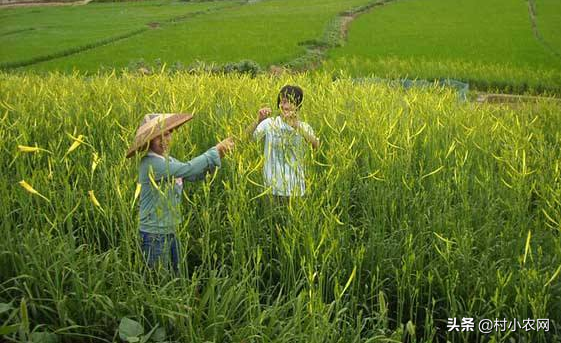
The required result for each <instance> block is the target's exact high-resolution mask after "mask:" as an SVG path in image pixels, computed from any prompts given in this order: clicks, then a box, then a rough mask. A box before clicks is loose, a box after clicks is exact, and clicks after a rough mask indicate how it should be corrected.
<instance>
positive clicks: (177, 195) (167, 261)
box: [127, 114, 234, 272]
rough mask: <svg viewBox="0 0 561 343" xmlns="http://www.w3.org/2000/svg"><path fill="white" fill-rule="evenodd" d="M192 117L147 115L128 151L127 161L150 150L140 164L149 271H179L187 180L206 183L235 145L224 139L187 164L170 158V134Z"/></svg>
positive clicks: (142, 232) (142, 229)
mask: <svg viewBox="0 0 561 343" xmlns="http://www.w3.org/2000/svg"><path fill="white" fill-rule="evenodd" d="M192 118H193V116H192V115H187V114H147V115H146V116H144V119H143V120H142V122H141V124H140V126H139V127H138V130H137V132H136V137H135V139H134V143H133V145H132V146H131V147H130V148H129V150H128V152H127V158H129V157H132V156H134V155H135V154H136V153H137V152H139V151H147V153H146V155H145V156H143V157H142V159H141V161H140V167H139V177H138V182H139V184H140V186H141V189H140V237H141V248H142V254H143V256H144V259H145V261H146V262H147V264H148V266H149V267H151V268H154V267H156V265H158V264H162V265H163V266H164V267H165V268H169V267H170V266H171V267H172V268H173V270H174V271H176V272H177V270H178V264H179V242H178V240H177V238H176V235H175V228H176V227H177V226H178V225H179V224H180V223H181V222H182V218H181V208H180V205H181V195H182V192H183V181H191V182H192V181H196V180H202V179H204V176H205V174H206V173H208V172H212V171H213V170H214V169H215V168H217V167H220V165H221V160H220V159H221V158H222V157H223V156H224V154H225V153H227V152H228V151H230V150H231V149H232V148H233V146H234V143H233V141H232V139H231V138H228V139H225V140H223V141H222V142H220V143H218V144H217V145H216V146H214V147H212V148H210V149H209V150H207V151H206V152H205V153H203V154H202V155H200V156H198V157H195V158H194V159H192V160H191V161H189V162H181V161H178V160H176V159H175V158H173V157H171V156H169V152H168V149H169V143H170V141H171V133H172V131H173V130H174V129H177V128H178V127H179V126H181V125H183V124H184V123H186V122H187V121H189V120H191V119H192Z"/></svg>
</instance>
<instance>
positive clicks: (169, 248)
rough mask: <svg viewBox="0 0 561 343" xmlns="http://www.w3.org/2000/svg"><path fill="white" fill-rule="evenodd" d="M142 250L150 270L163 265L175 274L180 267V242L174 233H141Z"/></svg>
mask: <svg viewBox="0 0 561 343" xmlns="http://www.w3.org/2000/svg"><path fill="white" fill-rule="evenodd" d="M140 238H141V249H142V255H143V257H144V261H146V264H148V267H150V268H153V269H154V268H156V267H157V265H158V264H161V265H162V266H163V267H164V268H166V269H169V268H170V267H171V268H172V270H173V271H174V272H177V271H178V266H179V242H178V241H177V238H176V237H175V234H174V233H169V234H160V233H148V232H143V231H140Z"/></svg>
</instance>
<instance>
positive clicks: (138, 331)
mask: <svg viewBox="0 0 561 343" xmlns="http://www.w3.org/2000/svg"><path fill="white" fill-rule="evenodd" d="M143 333H144V328H143V327H142V325H141V324H140V323H139V322H137V321H135V320H132V319H129V318H127V317H123V318H122V319H121V323H120V324H119V338H121V339H122V340H123V341H125V342H138V341H139V340H140V339H139V338H138V337H139V336H140V335H142V334H143Z"/></svg>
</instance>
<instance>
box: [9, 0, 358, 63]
mask: <svg viewBox="0 0 561 343" xmlns="http://www.w3.org/2000/svg"><path fill="white" fill-rule="evenodd" d="M366 2H367V1H366V0H327V1H326V0H321V1H320V0H311V1H306V2H302V1H297V0H272V1H262V2H257V3H250V4H246V5H244V6H238V7H234V8H230V9H227V10H220V11H216V12H213V13H212V14H208V15H201V16H198V17H196V18H191V19H189V20H188V21H181V22H177V23H174V24H170V25H163V26H161V27H160V28H158V29H155V30H146V31H145V32H143V33H142V34H139V35H136V36H134V37H130V38H128V39H126V40H121V41H117V42H115V43H112V44H108V45H105V46H102V47H99V48H96V49H93V50H89V51H85V52H83V53H80V54H75V55H71V56H68V57H65V58H58V59H54V60H52V61H48V62H45V63H40V64H36V65H33V66H31V67H30V69H32V70H38V71H50V70H63V71H71V70H73V69H76V70H80V71H97V70H98V69H99V67H100V66H101V65H103V66H107V67H116V68H121V67H126V66H127V65H128V64H129V63H130V62H131V61H136V60H140V59H144V60H146V61H148V62H152V61H154V60H155V59H160V60H162V61H163V62H165V63H167V64H168V65H170V64H172V63H174V62H182V63H183V64H186V65H188V64H191V63H193V62H195V61H197V60H202V61H205V62H207V63H212V62H218V63H224V62H229V61H239V60H243V59H251V60H254V61H256V62H258V63H260V64H262V65H265V66H266V65H270V64H274V63H283V62H288V61H289V60H291V59H293V58H295V57H297V56H299V55H301V54H303V53H305V51H306V50H305V47H304V46H301V45H299V43H300V42H304V41H307V40H311V39H314V38H321V36H322V34H323V31H324V29H325V27H326V25H327V24H328V22H329V21H330V20H331V19H332V18H334V17H335V16H336V14H337V13H339V12H341V11H343V10H346V9H349V8H352V7H355V6H358V5H361V4H364V3H366ZM222 3H223V2H218V3H217V4H222ZM226 3H228V2H226ZM181 4H183V3H181ZM171 5H173V3H171V4H170V3H168V4H167V5H165V6H162V7H164V8H168V10H167V11H169V12H171V10H172V9H173V8H174V7H178V6H171ZM176 5H177V4H176ZM90 6H91V8H92V9H90V10H91V11H96V9H97V7H98V6H105V5H88V6H87V7H90ZM112 6H114V7H115V6H122V5H119V4H113V5H112ZM183 6H184V7H185V6H186V5H183ZM197 6H198V7H196V8H198V9H200V8H201V6H205V5H197ZM206 6H208V5H206ZM214 6H217V5H214ZM101 8H104V7H101ZM49 10H50V9H44V11H49ZM99 15H103V14H99ZM131 15H133V13H131ZM56 17H58V18H60V16H59V15H57V14H56V13H53V18H56ZM20 20H21V17H20ZM135 20H136V19H135ZM154 20H156V19H154V18H150V19H149V20H145V22H148V21H154ZM76 24H77V25H76V26H75V27H76V28H79V27H80V25H79V23H78V22H77V23H76ZM144 24H145V23H142V25H144ZM31 41H32V40H31ZM29 42H30V41H25V40H22V42H21V44H22V46H25V48H26V49H32V48H31V47H30V46H29ZM16 56H17V55H16ZM20 56H21V55H20Z"/></svg>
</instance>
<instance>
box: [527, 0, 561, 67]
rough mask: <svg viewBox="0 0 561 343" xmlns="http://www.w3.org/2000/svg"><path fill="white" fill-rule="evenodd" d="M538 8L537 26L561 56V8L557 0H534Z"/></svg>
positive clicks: (546, 41)
mask: <svg viewBox="0 0 561 343" xmlns="http://www.w3.org/2000/svg"><path fill="white" fill-rule="evenodd" d="M533 3H534V4H535V9H536V26H537V29H538V31H539V32H540V33H541V35H542V36H543V39H544V41H545V43H546V44H547V45H548V46H549V47H551V49H552V50H553V52H554V54H557V55H558V56H561V35H560V34H559V30H560V28H561V24H560V23H561V8H560V5H559V1H556V0H533ZM560 63H561V62H560Z"/></svg>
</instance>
